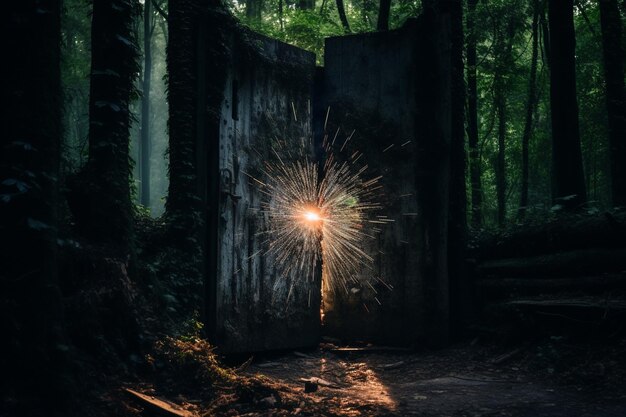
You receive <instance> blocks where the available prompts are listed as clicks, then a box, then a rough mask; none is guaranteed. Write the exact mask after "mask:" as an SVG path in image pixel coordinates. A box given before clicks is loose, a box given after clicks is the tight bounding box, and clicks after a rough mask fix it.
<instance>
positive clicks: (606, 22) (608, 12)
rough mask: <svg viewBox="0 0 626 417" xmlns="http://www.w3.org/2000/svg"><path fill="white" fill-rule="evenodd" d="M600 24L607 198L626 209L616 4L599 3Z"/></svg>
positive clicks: (625, 117)
mask: <svg viewBox="0 0 626 417" xmlns="http://www.w3.org/2000/svg"><path fill="white" fill-rule="evenodd" d="M600 23H601V28H602V47H603V53H604V54H603V56H604V75H605V80H606V109H607V114H608V119H609V148H610V164H611V195H612V200H613V205H614V206H621V207H624V206H626V91H625V90H624V64H623V59H624V55H623V52H624V47H623V45H622V20H621V16H620V12H619V9H618V6H617V0H600Z"/></svg>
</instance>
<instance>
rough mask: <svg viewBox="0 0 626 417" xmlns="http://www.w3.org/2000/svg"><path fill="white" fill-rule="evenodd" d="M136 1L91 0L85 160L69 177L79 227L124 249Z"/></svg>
mask: <svg viewBox="0 0 626 417" xmlns="http://www.w3.org/2000/svg"><path fill="white" fill-rule="evenodd" d="M139 11H140V9H139V3H138V2H137V1H136V0H112V1H109V0H94V1H93V15H92V24H91V85H90V91H89V159H88V161H87V164H86V166H85V168H84V170H83V171H82V172H81V173H80V174H79V175H78V176H76V177H75V178H74V179H72V180H71V181H70V186H71V188H72V190H73V193H72V195H71V196H70V198H69V202H70V204H71V205H72V206H73V212H74V215H75V217H76V222H77V225H78V226H79V228H80V229H81V230H82V231H83V232H84V233H85V234H86V235H87V236H89V237H90V238H92V239H95V240H96V241H99V242H107V243H115V244H116V245H117V247H118V248H120V249H121V250H122V252H125V251H126V250H127V249H128V248H129V244H130V240H131V235H132V228H131V224H132V205H131V198H130V181H129V178H130V171H131V161H130V155H129V135H130V125H131V114H130V109H129V105H130V102H131V100H133V99H134V98H135V97H136V95H137V94H136V90H135V77H136V76H137V74H138V73H139V65H138V56H139V52H138V48H137V36H136V31H135V22H136V17H137V16H138V13H139Z"/></svg>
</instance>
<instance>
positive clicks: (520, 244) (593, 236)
mask: <svg viewBox="0 0 626 417" xmlns="http://www.w3.org/2000/svg"><path fill="white" fill-rule="evenodd" d="M472 246H473V248H470V250H469V255H470V256H471V257H474V258H476V259H477V260H478V261H482V260H487V259H498V258H512V257H520V256H523V257H527V256H535V255H540V254H545V253H552V252H558V251H568V250H576V249H584V248H589V247H599V248H618V247H626V212H616V213H603V214H601V215H593V216H580V215H575V216H571V217H568V218H564V217H561V218H559V219H556V220H553V221H551V222H548V223H545V224H541V225H522V226H519V227H518V228H517V229H514V230H509V231H507V232H504V233H498V234H493V235H487V236H483V237H480V238H478V240H477V241H476V242H475V243H474V244H473V245H472Z"/></svg>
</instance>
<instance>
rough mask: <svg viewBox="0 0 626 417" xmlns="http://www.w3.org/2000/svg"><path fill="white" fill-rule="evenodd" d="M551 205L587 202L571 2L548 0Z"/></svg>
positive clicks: (575, 206) (570, 207)
mask: <svg viewBox="0 0 626 417" xmlns="http://www.w3.org/2000/svg"><path fill="white" fill-rule="evenodd" d="M548 24H549V29H550V54H551V56H550V113H551V118H552V171H553V182H552V190H553V197H552V198H553V202H554V204H558V205H560V206H562V207H563V208H564V209H566V210H574V209H578V208H580V207H581V206H582V205H583V204H584V203H585V202H586V201H587V192H586V190H585V176H584V173H583V160H582V153H581V145H580V131H579V127H578V102H577V98H576V58H575V54H576V35H575V32H574V5H573V0H549V1H548Z"/></svg>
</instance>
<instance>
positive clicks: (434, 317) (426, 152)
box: [405, 0, 452, 346]
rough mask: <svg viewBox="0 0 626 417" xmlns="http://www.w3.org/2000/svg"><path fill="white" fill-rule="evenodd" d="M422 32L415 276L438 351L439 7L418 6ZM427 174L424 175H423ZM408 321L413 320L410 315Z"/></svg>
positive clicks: (442, 120) (444, 240)
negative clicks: (417, 261)
mask: <svg viewBox="0 0 626 417" xmlns="http://www.w3.org/2000/svg"><path fill="white" fill-rule="evenodd" d="M422 5H423V10H424V12H423V13H422V16H421V19H422V22H423V26H422V29H421V30H422V33H421V34H420V35H419V36H417V37H416V38H417V41H418V42H421V43H422V45H423V49H422V50H423V59H424V62H427V63H428V64H427V65H417V67H416V69H415V76H416V83H417V85H419V86H421V88H420V90H421V91H420V92H419V95H418V96H417V97H416V103H417V106H418V109H417V111H416V115H417V119H416V123H415V125H416V126H417V128H418V132H417V133H418V137H420V138H423V143H421V144H420V145H419V147H420V149H421V151H420V152H419V153H418V155H417V157H418V160H417V163H416V166H417V167H418V172H417V173H416V175H417V180H418V187H420V189H422V190H423V193H421V195H420V196H419V197H418V207H419V208H420V209H421V210H422V218H421V222H420V235H421V239H420V240H421V241H422V242H423V243H422V245H423V246H422V247H421V248H420V251H421V252H423V256H422V257H421V259H422V261H421V262H420V269H421V271H420V274H421V275H422V276H424V279H425V284H424V285H425V290H424V291H425V293H426V294H425V295H426V298H427V299H428V300H429V303H428V305H426V306H425V307H424V312H423V313H420V314H424V320H425V322H426V328H425V332H426V334H427V335H428V339H429V342H430V343H431V344H433V345H436V346H442V345H445V344H447V343H448V342H449V339H450V275H449V273H448V267H449V264H448V221H449V207H450V204H449V200H450V181H451V178H450V149H451V130H452V112H451V106H450V104H451V102H452V95H451V90H452V88H451V84H452V77H451V73H452V71H451V68H452V62H451V51H450V48H442V47H441V45H451V37H452V35H451V32H450V15H449V13H446V12H444V10H442V8H441V6H443V5H442V4H441V3H438V2H436V1H433V0H423V1H422ZM425 172H427V173H428V175H424V173H425ZM418 293H419V291H418V290H416V288H415V287H414V286H412V285H409V286H408V288H407V289H406V293H405V297H411V298H413V297H414V296H416V294H418ZM408 314H409V316H408V318H409V320H411V321H413V320H417V319H418V317H419V315H418V314H415V312H413V311H410V312H409V313H408Z"/></svg>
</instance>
